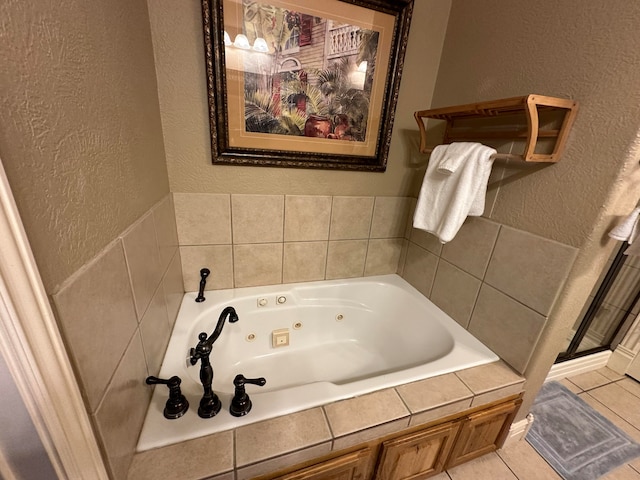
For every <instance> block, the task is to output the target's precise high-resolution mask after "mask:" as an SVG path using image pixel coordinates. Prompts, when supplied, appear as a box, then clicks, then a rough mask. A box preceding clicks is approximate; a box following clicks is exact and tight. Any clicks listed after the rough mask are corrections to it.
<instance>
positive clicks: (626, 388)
mask: <svg viewBox="0 0 640 480" xmlns="http://www.w3.org/2000/svg"><path fill="white" fill-rule="evenodd" d="M561 383H562V384H564V386H566V387H567V388H568V389H569V390H571V391H572V392H574V393H576V394H578V395H579V396H580V397H581V398H582V399H583V400H584V401H585V402H587V403H588V404H589V405H591V406H592V407H593V408H594V409H595V410H597V411H598V412H600V413H601V414H602V415H603V416H605V417H606V418H608V419H609V420H610V421H611V422H612V423H613V424H615V425H617V426H618V427H619V428H620V429H621V430H623V431H624V432H626V433H627V434H628V435H629V436H630V437H631V438H633V439H634V440H636V441H637V442H640V383H639V382H636V381H635V380H633V379H632V378H630V377H626V376H623V375H618V374H617V373H615V372H614V371H612V370H610V369H608V368H602V369H599V370H595V371H593V372H588V373H583V374H581V375H576V376H574V377H569V378H567V379H564V380H562V381H561ZM432 478H434V479H435V480H556V479H560V478H561V477H560V476H559V475H558V474H557V473H555V471H554V470H553V469H552V468H551V467H550V466H549V465H547V463H546V462H545V461H544V460H543V459H542V457H540V455H538V454H537V452H536V451H535V450H534V449H533V447H531V446H530V445H529V443H528V442H527V441H525V440H522V441H520V442H515V443H512V444H510V445H508V446H506V447H505V448H504V449H502V450H499V451H497V452H495V453H491V454H489V455H485V456H483V457H480V458H478V459H476V460H473V461H471V462H469V463H465V464H464V465H460V466H458V467H455V468H452V469H451V470H448V471H447V472H445V473H441V474H440V475H438V476H436V477H432ZM602 478H603V479H604V480H640V457H639V458H636V459H635V460H634V461H632V462H630V463H628V464H627V465H623V466H622V467H620V468H618V469H616V470H614V471H612V472H611V473H609V474H608V475H607V476H605V477H602Z"/></svg>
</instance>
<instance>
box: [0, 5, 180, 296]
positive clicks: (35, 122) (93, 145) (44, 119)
mask: <svg viewBox="0 0 640 480" xmlns="http://www.w3.org/2000/svg"><path fill="white" fill-rule="evenodd" d="M0 18H2V22H0V38H2V42H0V64H2V68H0V92H2V99H1V102H2V103H1V109H2V112H3V115H2V118H1V119H0V157H1V159H2V162H3V164H4V167H5V169H6V172H7V176H8V178H9V182H10V184H11V188H12V190H13V194H14V196H15V198H16V203H17V205H18V208H19V210H20V214H21V216H22V220H23V222H24V225H25V229H26V231H27V234H28V236H29V240H30V242H31V246H32V249H33V251H34V255H35V257H36V261H37V263H38V266H39V269H40V272H41V275H42V277H43V280H44V284H45V287H46V289H47V291H48V292H50V293H51V292H53V291H54V290H55V289H56V286H57V285H58V284H59V283H61V282H62V281H63V280H65V279H66V278H67V277H68V276H69V275H70V274H71V273H73V272H74V271H76V270H77V269H78V268H80V267H81V266H82V265H83V264H84V263H86V262H87V261H88V260H89V259H90V258H92V257H93V256H95V254H96V253H97V252H98V251H99V250H101V249H102V248H103V247H104V246H105V245H106V244H108V243H109V242H110V241H111V240H113V239H114V238H115V237H116V236H117V235H118V234H119V233H121V232H122V231H123V230H124V229H125V228H126V227H127V226H129V225H130V224H131V223H133V221H134V220H135V219H136V218H138V217H139V216H140V215H142V214H143V213H144V212H146V211H147V210H149V208H150V207H151V206H152V205H153V204H154V203H156V202H157V201H159V200H160V199H161V198H162V197H163V196H164V195H166V193H167V192H168V191H169V185H168V176H167V169H166V164H165V158H164V149H163V139H162V130H161V125H160V116H159V107H158V99H157V87H156V79H155V71H154V64H153V51H152V45H151V36H150V31H149V20H148V14H147V6H146V3H145V2H144V0H111V1H109V2H90V1H87V0H60V1H56V2H52V1H42V2H22V1H5V2H2V5H1V6H0Z"/></svg>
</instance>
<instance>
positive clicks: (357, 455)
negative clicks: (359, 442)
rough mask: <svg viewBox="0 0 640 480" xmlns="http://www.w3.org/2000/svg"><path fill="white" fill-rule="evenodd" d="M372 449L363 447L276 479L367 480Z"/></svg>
mask: <svg viewBox="0 0 640 480" xmlns="http://www.w3.org/2000/svg"><path fill="white" fill-rule="evenodd" d="M371 454H372V450H371V449H370V448H363V449H362V450H357V451H355V452H352V453H347V454H346V455H342V456H341V457H337V458H332V459H331V460H327V461H326V462H322V463H319V464H317V465H312V466H310V467H307V468H303V469H302V470H298V471H296V472H293V473H288V474H286V475H283V476H281V477H278V478H277V479H274V480H367V479H368V478H369V474H368V470H369V465H370V463H371Z"/></svg>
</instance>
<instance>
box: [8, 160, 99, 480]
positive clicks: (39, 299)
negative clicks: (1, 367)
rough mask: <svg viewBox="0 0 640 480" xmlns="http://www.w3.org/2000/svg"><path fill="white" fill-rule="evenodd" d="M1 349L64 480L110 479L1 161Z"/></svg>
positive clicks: (51, 457)
mask: <svg viewBox="0 0 640 480" xmlns="http://www.w3.org/2000/svg"><path fill="white" fill-rule="evenodd" d="M0 239H1V240H0V348H1V350H2V352H3V353H4V357H5V360H6V363H7V366H8V368H9V371H10V372H11V375H12V376H13V377H14V380H15V383H16V386H17V387H18V390H19V391H20V395H21V396H22V398H23V401H24V403H25V406H26V408H27V410H28V411H29V414H30V416H31V418H32V420H33V423H34V425H35V427H36V430H37V432H38V434H39V436H40V438H41V440H42V443H43V445H44V447H45V449H46V450H47V453H48V454H49V458H50V460H51V463H52V465H53V467H54V469H55V470H56V473H57V474H58V476H59V477H60V478H93V479H96V480H102V479H105V480H106V479H107V478H108V474H107V471H106V469H105V466H104V463H103V460H102V457H101V455H100V450H99V447H98V444H97V442H96V439H95V436H94V434H93V430H92V428H91V423H90V420H89V417H88V415H87V412H86V409H85V406H84V402H83V400H82V396H81V394H80V390H79V388H78V385H77V383H76V379H75V375H74V373H73V370H72V367H71V364H70V362H69V358H68V356H67V353H66V350H65V347H64V343H63V341H62V338H61V336H60V333H59V331H58V326H57V323H56V320H55V317H54V315H53V312H52V310H51V306H50V304H49V300H48V298H47V294H46V292H45V289H44V286H43V284H42V280H41V278H40V274H39V272H38V269H37V266H36V263H35V260H34V258H33V254H32V252H31V248H30V246H29V242H28V239H27V236H26V233H25V231H24V228H23V225H22V221H21V219H20V216H19V213H18V210H17V208H16V205H15V202H14V199H13V195H12V193H11V189H10V187H9V183H8V180H7V178H6V175H5V171H4V167H3V166H2V163H1V162H0Z"/></svg>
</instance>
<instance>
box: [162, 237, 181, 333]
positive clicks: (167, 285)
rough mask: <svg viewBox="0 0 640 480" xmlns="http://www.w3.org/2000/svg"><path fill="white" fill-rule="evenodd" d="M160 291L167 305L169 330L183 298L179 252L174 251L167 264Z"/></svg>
mask: <svg viewBox="0 0 640 480" xmlns="http://www.w3.org/2000/svg"><path fill="white" fill-rule="evenodd" d="M162 289H163V291H164V301H165V303H166V305H167V320H168V321H169V329H170V330H172V329H173V325H174V323H175V322H176V317H177V316H178V311H179V310H180V304H181V303H182V297H184V282H183V281H182V261H181V257H180V250H176V253H175V255H174V256H173V260H171V263H170V264H169V268H167V271H166V273H165V274H164V278H163V279H162Z"/></svg>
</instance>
